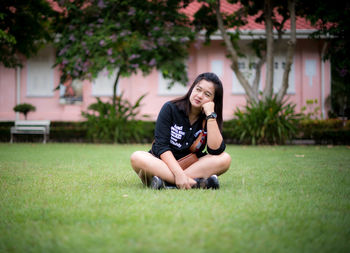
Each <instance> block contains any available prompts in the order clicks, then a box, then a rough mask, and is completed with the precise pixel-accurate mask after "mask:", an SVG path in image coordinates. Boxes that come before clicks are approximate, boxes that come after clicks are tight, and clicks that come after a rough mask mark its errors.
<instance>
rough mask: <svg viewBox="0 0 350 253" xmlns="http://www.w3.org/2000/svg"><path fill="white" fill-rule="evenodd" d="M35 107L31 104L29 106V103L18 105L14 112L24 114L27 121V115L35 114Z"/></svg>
mask: <svg viewBox="0 0 350 253" xmlns="http://www.w3.org/2000/svg"><path fill="white" fill-rule="evenodd" d="M35 109H36V108H35V106H34V105H31V104H27V103H23V104H18V105H16V106H15V107H13V110H14V111H15V112H19V113H23V114H24V118H25V119H26V120H27V114H28V112H31V111H32V112H34V111H35Z"/></svg>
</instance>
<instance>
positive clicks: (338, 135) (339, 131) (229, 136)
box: [0, 119, 350, 145]
mask: <svg viewBox="0 0 350 253" xmlns="http://www.w3.org/2000/svg"><path fill="white" fill-rule="evenodd" d="M236 122H237V120H235V119H233V120H229V121H225V122H224V125H223V137H224V139H225V142H226V143H227V144H239V143H240V142H239V136H238V134H237V133H236V132H235V130H234V129H235V127H234V126H235V124H236ZM13 125H14V122H13V121H8V122H0V142H9V141H10V128H11V126H13ZM138 125H139V127H140V129H142V131H141V136H140V138H139V140H138V141H136V140H130V142H131V143H136V142H137V143H151V142H152V141H153V138H154V127H155V122H153V121H140V122H138ZM16 139H17V140H18V141H40V140H41V139H42V137H41V136H35V135H34V136H32V135H26V136H22V135H21V136H17V138H16ZM295 139H296V140H313V141H314V142H315V143H316V144H334V145H349V144H350V121H349V120H348V121H342V120H339V119H327V120H308V121H302V122H300V124H299V134H298V135H297V136H296V138H295ZM49 141H50V142H90V141H89V139H88V137H87V128H86V126H85V124H84V122H57V121H53V122H51V127H50V139H49Z"/></svg>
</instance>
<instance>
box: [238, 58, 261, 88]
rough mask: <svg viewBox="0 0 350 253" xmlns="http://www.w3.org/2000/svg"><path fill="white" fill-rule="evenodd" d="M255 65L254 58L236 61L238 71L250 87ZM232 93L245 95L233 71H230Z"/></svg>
mask: <svg viewBox="0 0 350 253" xmlns="http://www.w3.org/2000/svg"><path fill="white" fill-rule="evenodd" d="M256 65H257V64H256V59H255V58H254V57H247V58H242V59H239V61H238V69H239V70H240V71H241V72H242V74H243V75H244V77H245V78H246V79H247V81H248V82H249V84H250V85H252V83H253V81H254V78H255V71H256ZM260 84H261V79H260ZM260 84H259V85H260ZM232 93H233V94H245V90H244V88H243V86H242V85H241V83H240V82H239V80H238V78H237V76H236V74H235V72H234V71H232Z"/></svg>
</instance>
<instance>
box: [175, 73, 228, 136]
mask: <svg viewBox="0 0 350 253" xmlns="http://www.w3.org/2000/svg"><path fill="white" fill-rule="evenodd" d="M202 80H206V81H208V82H211V83H212V84H214V89H215V93H214V100H213V102H214V104H215V108H214V110H215V112H216V114H217V118H216V120H217V123H218V126H219V129H220V131H221V130H222V124H223V119H222V104H223V97H224V89H223V87H222V83H221V81H220V79H219V77H218V76H217V75H215V74H214V73H210V72H206V73H202V74H200V75H199V76H197V78H196V79H195V80H194V82H193V84H192V85H191V87H190V88H189V90H188V91H187V93H186V95H184V96H182V97H180V98H176V99H174V100H172V102H173V103H174V104H176V105H177V107H178V108H179V109H181V110H183V111H185V113H186V115H187V116H188V115H189V114H190V111H191V103H190V96H191V93H192V90H193V88H194V87H195V86H196V84H197V83H199V82H200V81H202ZM204 117H205V115H204V113H202V115H200V118H204Z"/></svg>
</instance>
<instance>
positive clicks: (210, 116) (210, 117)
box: [207, 112, 217, 119]
mask: <svg viewBox="0 0 350 253" xmlns="http://www.w3.org/2000/svg"><path fill="white" fill-rule="evenodd" d="M216 117H217V114H216V113H215V112H212V113H211V114H209V115H208V116H207V119H215V118H216Z"/></svg>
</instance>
